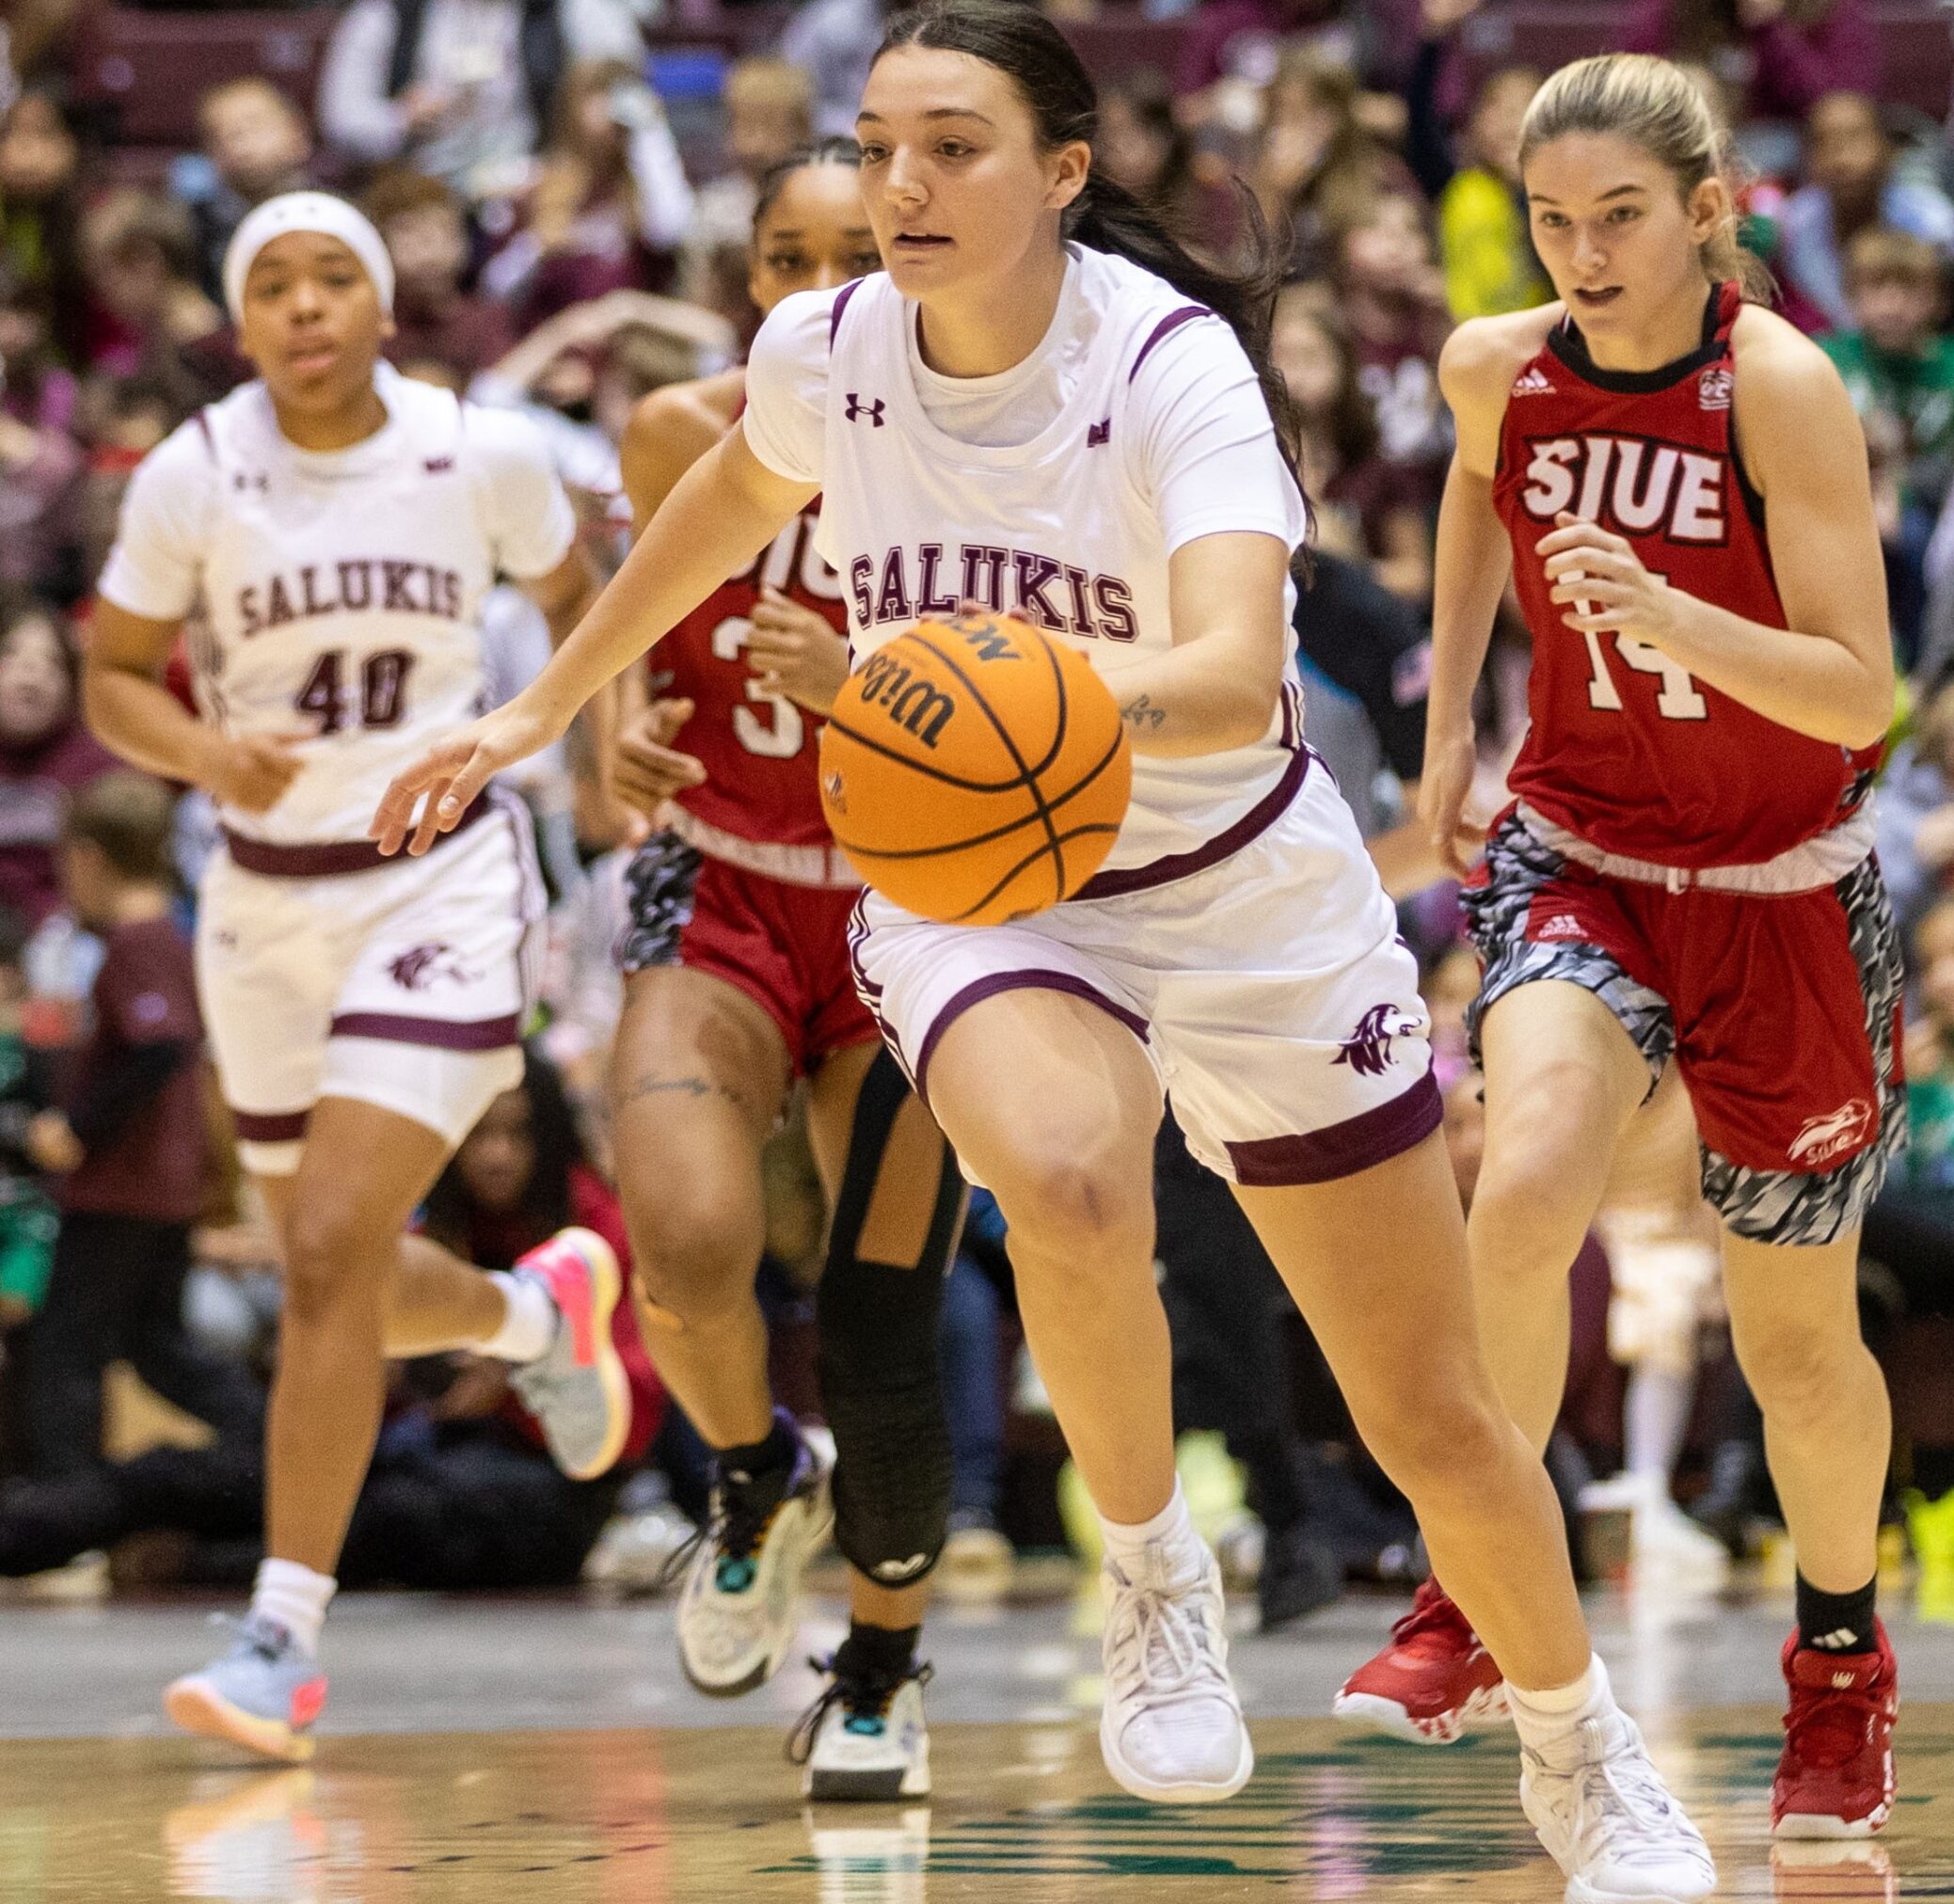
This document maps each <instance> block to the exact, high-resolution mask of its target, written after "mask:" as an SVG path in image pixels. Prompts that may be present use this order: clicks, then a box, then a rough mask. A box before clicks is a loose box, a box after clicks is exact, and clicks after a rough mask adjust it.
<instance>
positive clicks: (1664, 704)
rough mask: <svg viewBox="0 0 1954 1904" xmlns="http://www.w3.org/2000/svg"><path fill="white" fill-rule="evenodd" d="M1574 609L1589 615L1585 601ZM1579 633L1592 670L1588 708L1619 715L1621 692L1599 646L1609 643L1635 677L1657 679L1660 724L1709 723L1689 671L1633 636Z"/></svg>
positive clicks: (1706, 706)
mask: <svg viewBox="0 0 1954 1904" xmlns="http://www.w3.org/2000/svg"><path fill="white" fill-rule="evenodd" d="M1566 579H1567V580H1569V581H1579V580H1581V576H1580V574H1579V573H1575V574H1570V575H1569V576H1568V577H1567V578H1566ZM1659 579H1660V578H1659ZM1574 606H1575V607H1576V609H1578V610H1579V611H1581V613H1582V614H1588V613H1590V612H1592V611H1591V610H1590V609H1589V607H1588V605H1587V603H1586V602H1585V601H1578V602H1576V603H1575V605H1574ZM1581 639H1582V640H1583V641H1585V642H1586V643H1587V644H1588V660H1589V662H1590V663H1591V664H1592V665H1593V668H1594V673H1593V674H1592V675H1591V676H1590V677H1589V680H1588V706H1590V707H1598V708H1600V709H1602V710H1603V711H1604V712H1606V713H1610V714H1619V713H1620V712H1621V711H1622V690H1620V689H1619V688H1617V687H1616V686H1615V685H1614V676H1613V675H1612V674H1610V673H1609V671H1608V654H1607V650H1606V649H1604V648H1603V647H1602V645H1601V643H1603V641H1612V642H1613V643H1614V651H1615V653H1616V654H1618V655H1619V656H1620V657H1621V658H1622V659H1623V660H1625V661H1626V662H1628V665H1629V667H1631V668H1633V669H1634V670H1635V672H1636V673H1637V674H1657V675H1660V677H1661V681H1662V685H1661V687H1660V689H1659V690H1657V693H1656V712H1657V713H1658V714H1660V715H1661V717H1662V718H1663V720H1665V721H1707V720H1708V719H1709V703H1708V701H1706V700H1705V699H1704V698H1703V695H1702V693H1701V691H1700V690H1698V688H1697V686H1696V683H1695V681H1694V679H1693V678H1692V676H1691V674H1690V671H1689V670H1688V669H1687V668H1685V667H1683V666H1682V665H1681V663H1679V662H1676V661H1672V660H1671V659H1670V658H1669V657H1668V656H1667V655H1665V654H1663V653H1662V651H1661V650H1660V648H1652V647H1650V646H1649V644H1648V643H1646V642H1638V641H1637V640H1636V639H1635V637H1634V636H1633V635H1607V636H1604V635H1601V634H1598V633H1597V632H1596V630H1595V629H1593V628H1583V629H1582V630H1581Z"/></svg>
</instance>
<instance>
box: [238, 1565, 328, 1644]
mask: <svg viewBox="0 0 1954 1904" xmlns="http://www.w3.org/2000/svg"><path fill="white" fill-rule="evenodd" d="M338 1586H339V1582H338V1581H337V1580H336V1579H332V1578H331V1577H330V1576H329V1575H326V1574H315V1573H314V1572H313V1571H312V1570H311V1568H310V1567H302V1566H300V1565H299V1563H297V1562H296V1561H274V1560H262V1561H260V1562H259V1563H258V1579H257V1583H256V1584H255V1585H254V1586H253V1587H252V1589H251V1610H252V1612H254V1613H257V1614H260V1615H262V1617H263V1618H264V1619H267V1620H274V1621H276V1622H277V1623H278V1625H279V1626H282V1627H284V1629H285V1630H286V1631H287V1632H288V1633H290V1634H291V1635H292V1637H293V1638H294V1640H296V1641H297V1642H298V1643H299V1645H300V1646H302V1647H303V1648H304V1649H305V1650H306V1651H307V1652H308V1653H316V1652H317V1651H318V1650H319V1628H320V1627H321V1626H324V1625H325V1624H326V1603H327V1601H329V1600H330V1599H331V1598H332V1596H333V1594H334V1591H335V1590H336V1589H337V1588H338Z"/></svg>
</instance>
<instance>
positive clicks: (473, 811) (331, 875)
mask: <svg viewBox="0 0 1954 1904" xmlns="http://www.w3.org/2000/svg"><path fill="white" fill-rule="evenodd" d="M488 811H489V803H488V800H487V798H486V796H485V795H480V794H478V795H477V796H476V798H475V799H474V801H471V802H470V804H469V809H468V811H467V812H466V813H464V814H463V815H462V817H460V818H459V819H458V820H456V821H455V822H454V824H453V826H452V827H450V828H449V829H448V831H447V832H446V833H437V834H436V835H435V846H436V847H438V846H439V845H440V844H441V843H442V841H443V840H452V839H453V838H454V837H455V836H456V835H457V834H459V833H466V832H467V831H468V830H469V828H470V827H471V826H473V825H474V824H475V822H476V821H477V820H479V819H480V818H481V817H483V815H485V813H487V812H488ZM224 844H225V847H226V848H227V849H229V851H230V859H231V864H232V865H237V866H241V867H243V868H244V870H245V871H246V872H247V873H261V874H262V875H263V876H264V877H266V878H267V879H273V880H330V879H335V878H337V877H338V876H339V875H340V874H342V873H370V872H373V870H374V869H375V868H377V867H380V866H390V865H394V864H395V862H394V861H393V860H391V859H389V858H388V857H387V856H386V855H385V854H384V853H382V852H381V850H380V849H379V846H378V844H377V843H376V842H375V841H373V840H320V841H316V842H309V843H308V844H307V845H304V846H295V847H281V846H277V845H274V844H273V842H271V841H270V840H254V839H252V838H250V837H249V836H248V835H247V834H245V833H232V832H231V830H230V828H229V827H226V828H225V829H224ZM429 850H430V851H432V850H433V849H432V848H430V849H429Z"/></svg>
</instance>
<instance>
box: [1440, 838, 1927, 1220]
mask: <svg viewBox="0 0 1954 1904" xmlns="http://www.w3.org/2000/svg"><path fill="white" fill-rule="evenodd" d="M1465 905H1466V914H1467V923H1468V927H1469V930H1470V932H1471V935H1472V942H1473V944H1474V945H1475V946H1476V947H1477V948H1478V951H1479V955H1480V957H1481V959H1482V960H1485V980H1484V982H1483V984H1482V986H1481V988H1480V993H1479V998H1478V1000H1477V1002H1476V1003H1475V1005H1474V1006H1473V1008H1472V1011H1471V1014H1470V1021H1469V1022H1470V1025H1471V1031H1472V1036H1473V1043H1474V1048H1475V1055H1477V1044H1478V1032H1479V1024H1480V1022H1481V1020H1482V1019H1483V1018H1484V1016H1485V1013H1486V1012H1487V1011H1488V1010H1489V1009H1490V1008H1492V1007H1493V1006H1494V1005H1496V1004H1497V1003H1498V1002H1499V1001H1500V1000H1501V998H1503V997H1505V996H1506V994H1507V993H1508V992H1513V991H1516V990H1517V988H1518V987H1520V986H1522V985H1526V984H1529V983H1531V982H1533V981H1534V980H1536V979H1542V978H1557V979H1563V980H1565V981H1567V982H1569V983H1571V984H1575V985H1579V986H1581V987H1583V988H1584V989H1585V990H1587V991H1589V992H1594V993H1595V995H1596V996H1597V997H1598V998H1599V999H1600V1000H1601V1002H1602V1003H1603V1004H1604V1005H1606V1006H1607V1007H1608V1008H1609V1009H1610V1010H1611V1011H1612V1012H1613V1013H1614V1015H1615V1017H1616V1018H1617V1019H1619V1020H1620V1021H1621V1023H1622V1026H1623V1028H1624V1029H1625V1030H1626V1031H1627V1032H1628V1036H1629V1037H1630V1038H1631V1039H1634V1041H1635V1044H1636V1046H1637V1048H1638V1049H1639V1050H1640V1051H1641V1052H1642V1055H1643V1056H1644V1058H1645V1059H1646V1060H1647V1062H1648V1067H1649V1073H1650V1088H1651V1089H1653V1088H1654V1087H1655V1082H1656V1080H1658V1079H1660V1076H1661V1074H1662V1071H1663V1067H1664V1066H1665V1065H1666V1064H1667V1063H1668V1062H1669V1060H1670V1058H1671V1057H1672V1056H1673V1057H1674V1058H1675V1059H1676V1064H1677V1065H1678V1066H1679V1067H1680V1068H1681V1071H1682V1075H1683V1082H1684V1084H1685V1085H1686V1086H1687V1087H1688V1088H1689V1093H1690V1102H1691V1103H1692V1105H1693V1106H1694V1109H1695V1113H1696V1127H1697V1132H1698V1134H1699V1136H1700V1138H1701V1140H1702V1152H1703V1194H1704V1197H1705V1198H1706V1199H1707V1200H1708V1202H1709V1203H1710V1205H1711V1206H1712V1207H1713V1208H1714V1209H1715V1210H1716V1211H1717V1212H1718V1213H1719V1214H1721V1215H1722V1217H1723V1219H1724V1223H1725V1224H1727V1225H1728V1226H1729V1228H1730V1229H1731V1230H1733V1231H1734V1232H1735V1233H1736V1234H1738V1235H1740V1236H1746V1237H1752V1238H1755V1239H1756V1240H1758V1241H1760V1242H1765V1243H1787V1244H1821V1243H1829V1242H1831V1241H1833V1240H1834V1239H1835V1238H1836V1237H1838V1236H1840V1235H1843V1234H1844V1233H1845V1232H1847V1231H1848V1230H1851V1228H1852V1227H1853V1226H1854V1225H1856V1224H1857V1223H1858V1222H1859V1220H1860V1218H1861V1217H1862V1216H1863V1215H1864V1214H1865V1212H1866V1206H1867V1204H1868V1203H1869V1202H1870V1201H1871V1200H1872V1198H1873V1197H1874V1196H1875V1195H1877V1194H1878V1191H1879V1189H1880V1186H1881V1184H1882V1183H1883V1181H1884V1179H1885V1173H1886V1166H1887V1165H1888V1163H1889V1162H1890V1161H1891V1159H1892V1158H1893V1157H1894V1156H1895V1155H1896V1154H1897V1153H1898V1151H1899V1150H1900V1149H1901V1148H1902V1147H1903V1146H1904V1144H1905V1141H1906V1086H1905V1078H1904V1075H1903V1073H1902V1070H1901V1064H1900V1012H1901V993H1902V991H1903V989H1904V984H1905V980H1904V976H1903V974H1902V971H1901V966H1900V950H1899V938H1898V932H1897V931H1896V929H1895V928H1894V924H1893V914H1892V910H1891V908H1890V907H1889V906H1888V904H1887V902H1886V892H1885V886H1884V884H1883V881H1882V880H1881V878H1880V870H1879V865H1878V864H1877V862H1876V861H1875V860H1874V859H1873V858H1872V857H1871V855H1870V854H1868V855H1867V857H1866V858H1864V859H1863V860H1861V861H1860V862H1859V864H1858V865H1856V866H1854V867H1853V868H1852V869H1851V871H1850V872H1849V873H1847V874H1846V875H1845V876H1844V877H1843V878H1841V879H1839V880H1838V881H1836V882H1835V883H1833V884H1828V885H1819V886H1816V887H1812V888H1810V889H1807V890H1804V891H1801V892H1789V893H1770V894H1763V893H1751V892H1743V893H1734V892H1724V891H1718V890H1713V889H1709V888H1706V887H1703V886H1692V887H1688V888H1685V889H1684V890H1682V891H1679V892H1672V891H1670V890H1669V889H1668V888H1667V887H1665V886H1662V885H1658V884H1654V883H1648V882H1644V881H1640V880H1625V879H1616V878H1612V877H1609V876H1607V875H1605V874H1602V873H1598V872H1596V871H1594V870H1591V869H1590V868H1589V867H1587V866H1585V865H1580V864H1578V863H1577V862H1575V861H1572V860H1570V859H1568V858H1567V857H1565V855H1564V854H1563V853H1561V852H1560V851H1558V850H1556V849H1555V848H1554V847H1552V846H1549V845H1548V844H1547V843H1546V841H1544V840H1543V839H1541V838H1540V837H1539V836H1538V835H1537V834H1536V833H1534V832H1533V831H1531V830H1530V829H1529V827H1528V826H1527V824H1526V822H1525V821H1524V819H1523V818H1522V817H1520V816H1519V815H1518V814H1517V813H1516V814H1511V815H1509V816H1507V817H1505V818H1504V819H1503V820H1501V822H1500V824H1499V825H1498V826H1497V827H1496V828H1495V829H1494V831H1493V834H1492V837H1491V839H1490V840H1489V841H1488V842H1487V847H1486V857H1485V864H1484V865H1483V866H1482V867H1481V869H1480V871H1479V872H1478V873H1477V874H1476V875H1475V877H1474V880H1473V881H1472V883H1471V884H1470V885H1469V887H1468V889H1467V892H1466V895H1465Z"/></svg>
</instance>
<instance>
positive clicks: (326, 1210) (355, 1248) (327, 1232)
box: [284, 1193, 399, 1327]
mask: <svg viewBox="0 0 1954 1904" xmlns="http://www.w3.org/2000/svg"><path fill="white" fill-rule="evenodd" d="M398 1247H399V1240H398V1238H397V1236H396V1235H394V1234H393V1233H391V1232H390V1231H388V1230H377V1229H376V1227H375V1225H374V1222H373V1214H372V1213H371V1212H370V1211H367V1210H364V1209H362V1208H361V1207H360V1204H359V1200H358V1198H357V1197H338V1196H326V1195H305V1194H303V1193H301V1194H300V1195H299V1196H298V1197H297V1198H295V1200H294V1207H293V1211H292V1214H291V1217H290V1219H289V1221H288V1222H287V1224H286V1229H285V1276H284V1314H285V1318H286V1321H287V1322H288V1323H290V1324H294V1325H298V1326H300V1327H304V1326H305V1325H308V1324H310V1323H315V1322H328V1321H337V1320H339V1319H342V1318H343V1317H344V1316H345V1315H346V1314H347V1313H349V1312H350V1311H355V1310H361V1311H365V1310H370V1311H372V1312H373V1314H374V1315H375V1316H377V1315H378V1313H379V1311H380V1307H381V1304H382V1301H383V1299H384V1293H385V1290H386V1288H387V1285H388V1283H389V1280H390V1278H391V1276H392V1272H393V1268H394V1261H395V1257H396V1254H397V1252H398Z"/></svg>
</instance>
